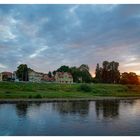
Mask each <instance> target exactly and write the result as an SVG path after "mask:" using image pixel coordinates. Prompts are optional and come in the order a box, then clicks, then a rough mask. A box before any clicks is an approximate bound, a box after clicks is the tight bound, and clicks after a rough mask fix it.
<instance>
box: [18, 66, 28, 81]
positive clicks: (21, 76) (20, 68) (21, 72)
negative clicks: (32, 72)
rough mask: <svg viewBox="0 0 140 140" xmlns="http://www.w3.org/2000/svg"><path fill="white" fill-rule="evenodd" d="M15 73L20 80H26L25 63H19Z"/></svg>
mask: <svg viewBox="0 0 140 140" xmlns="http://www.w3.org/2000/svg"><path fill="white" fill-rule="evenodd" d="M16 75H17V77H18V79H19V80H20V81H28V67H27V65H26V64H21V65H19V66H18V67H17V71H16Z"/></svg>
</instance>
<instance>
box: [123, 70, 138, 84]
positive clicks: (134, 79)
mask: <svg viewBox="0 0 140 140" xmlns="http://www.w3.org/2000/svg"><path fill="white" fill-rule="evenodd" d="M120 83H121V84H139V79H138V76H137V75H136V73H134V72H130V73H127V72H124V73H122V75H121V80H120Z"/></svg>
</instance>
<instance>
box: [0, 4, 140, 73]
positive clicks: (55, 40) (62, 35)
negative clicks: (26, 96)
mask: <svg viewBox="0 0 140 140" xmlns="http://www.w3.org/2000/svg"><path fill="white" fill-rule="evenodd" d="M104 60H108V61H112V60H114V61H118V62H119V63H120V71H121V72H124V71H134V72H137V73H138V74H140V5H0V71H5V70H6V71H13V70H16V68H17V66H18V65H19V64H21V63H26V64H27V65H28V66H29V67H30V68H33V69H34V70H36V71H40V72H48V71H49V70H51V71H52V70H55V69H57V68H58V67H60V66H61V65H69V66H80V65H81V64H88V65H89V66H90V71H91V73H92V74H94V70H95V67H96V64H97V63H100V64H101V63H102V61H104Z"/></svg>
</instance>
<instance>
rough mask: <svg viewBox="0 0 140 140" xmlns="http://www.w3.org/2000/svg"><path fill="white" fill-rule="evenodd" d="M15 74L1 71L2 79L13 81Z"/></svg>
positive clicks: (0, 76)
mask: <svg viewBox="0 0 140 140" xmlns="http://www.w3.org/2000/svg"><path fill="white" fill-rule="evenodd" d="M12 76H13V74H12V73H11V72H2V73H0V81H11V80H12Z"/></svg>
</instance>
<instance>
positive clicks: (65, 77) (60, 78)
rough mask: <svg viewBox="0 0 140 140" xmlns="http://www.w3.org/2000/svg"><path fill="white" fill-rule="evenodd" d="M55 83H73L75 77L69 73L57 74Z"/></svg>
mask: <svg viewBox="0 0 140 140" xmlns="http://www.w3.org/2000/svg"><path fill="white" fill-rule="evenodd" d="M55 81H56V82H57V83H73V77H72V75H71V73H68V72H56V74H55Z"/></svg>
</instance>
